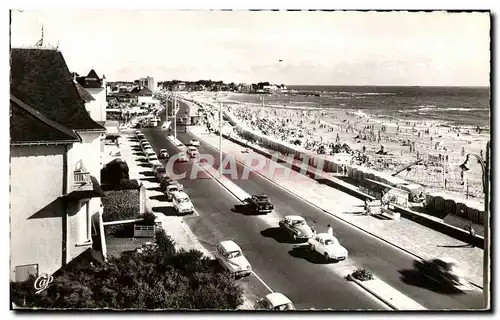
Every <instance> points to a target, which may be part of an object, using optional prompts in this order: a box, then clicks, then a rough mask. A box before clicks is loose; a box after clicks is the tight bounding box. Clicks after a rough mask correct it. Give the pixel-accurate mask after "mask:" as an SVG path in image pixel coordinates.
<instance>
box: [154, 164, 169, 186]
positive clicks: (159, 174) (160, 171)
mask: <svg viewBox="0 0 500 320" xmlns="http://www.w3.org/2000/svg"><path fill="white" fill-rule="evenodd" d="M154 173H155V177H156V180H158V182H161V181H162V180H163V178H165V177H167V169H166V168H165V167H164V166H162V165H160V166H157V167H155V168H154Z"/></svg>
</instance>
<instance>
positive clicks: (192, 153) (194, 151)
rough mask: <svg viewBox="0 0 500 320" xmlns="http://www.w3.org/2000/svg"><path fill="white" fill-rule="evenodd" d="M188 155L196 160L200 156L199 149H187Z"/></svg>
mask: <svg viewBox="0 0 500 320" xmlns="http://www.w3.org/2000/svg"><path fill="white" fill-rule="evenodd" d="M187 154H188V155H189V156H190V157H191V158H196V157H197V156H198V155H199V152H198V149H197V148H196V147H192V146H191V147H188V148H187Z"/></svg>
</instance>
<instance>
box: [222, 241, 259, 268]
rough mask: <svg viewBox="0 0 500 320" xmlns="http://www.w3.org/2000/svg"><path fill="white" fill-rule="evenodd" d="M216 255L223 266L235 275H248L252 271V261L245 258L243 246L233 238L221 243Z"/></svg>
mask: <svg viewBox="0 0 500 320" xmlns="http://www.w3.org/2000/svg"><path fill="white" fill-rule="evenodd" d="M215 257H216V258H217V260H218V261H219V263H220V264H221V266H222V267H223V268H224V269H226V270H227V271H229V272H230V273H231V274H233V275H234V276H235V277H241V276H248V275H250V273H252V267H251V266H250V262H248V260H247V259H246V258H245V256H244V255H243V252H242V251H241V248H240V247H239V246H238V245H237V244H236V243H235V242H234V241H232V240H226V241H222V242H220V243H219V245H218V246H217V249H216V251H215Z"/></svg>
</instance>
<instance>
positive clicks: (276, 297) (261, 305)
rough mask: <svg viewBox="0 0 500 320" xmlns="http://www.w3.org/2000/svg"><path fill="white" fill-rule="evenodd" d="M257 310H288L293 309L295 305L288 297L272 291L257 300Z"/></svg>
mask: <svg viewBox="0 0 500 320" xmlns="http://www.w3.org/2000/svg"><path fill="white" fill-rule="evenodd" d="M256 309H257V310H269V311H289V310H295V306H294V305H293V303H292V301H290V299H288V298H287V297H286V296H285V295H284V294H282V293H279V292H273V293H270V294H268V295H267V296H265V297H264V298H262V299H259V300H258V301H257V307H256Z"/></svg>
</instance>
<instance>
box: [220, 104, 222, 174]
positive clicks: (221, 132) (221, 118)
mask: <svg viewBox="0 0 500 320" xmlns="http://www.w3.org/2000/svg"><path fill="white" fill-rule="evenodd" d="M219 176H220V177H222V102H219Z"/></svg>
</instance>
